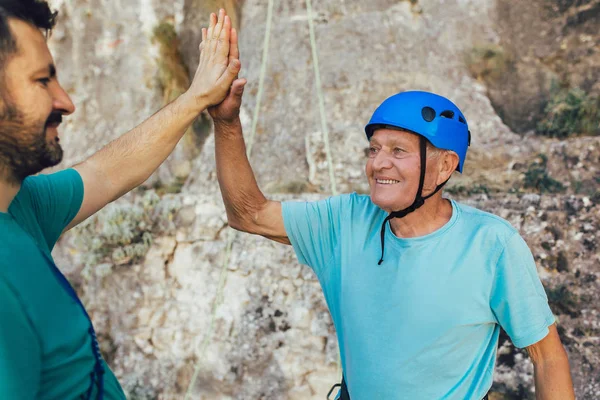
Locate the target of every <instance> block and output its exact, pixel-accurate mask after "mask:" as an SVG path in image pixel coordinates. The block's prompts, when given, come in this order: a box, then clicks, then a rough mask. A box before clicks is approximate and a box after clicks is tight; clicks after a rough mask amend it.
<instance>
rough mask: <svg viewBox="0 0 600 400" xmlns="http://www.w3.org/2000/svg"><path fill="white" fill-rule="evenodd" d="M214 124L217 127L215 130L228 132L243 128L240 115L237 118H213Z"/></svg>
mask: <svg viewBox="0 0 600 400" xmlns="http://www.w3.org/2000/svg"><path fill="white" fill-rule="evenodd" d="M213 123H214V125H215V129H220V130H227V131H231V130H236V129H237V128H239V127H241V126H242V122H241V121H240V117H239V115H237V116H235V117H234V118H213Z"/></svg>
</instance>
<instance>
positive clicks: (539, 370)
mask: <svg viewBox="0 0 600 400" xmlns="http://www.w3.org/2000/svg"><path fill="white" fill-rule="evenodd" d="M534 375H535V393H536V396H535V397H536V399H537V400H575V393H574V392H573V381H572V380H571V372H570V369H569V360H568V358H567V355H566V353H564V356H561V357H558V358H554V359H551V360H545V361H543V362H538V363H534Z"/></svg>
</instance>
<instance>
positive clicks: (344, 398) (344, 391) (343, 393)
mask: <svg viewBox="0 0 600 400" xmlns="http://www.w3.org/2000/svg"><path fill="white" fill-rule="evenodd" d="M337 387H339V388H340V397H339V399H338V400H350V393H348V386H346V380H345V379H344V377H343V376H342V383H341V384H340V383H336V384H335V385H333V387H332V388H331V390H329V393H328V394H327V400H332V399H331V398H330V396H331V393H332V392H333V391H334V390H335V388H337ZM482 400H489V397H488V395H487V394H486V395H485V397H484V398H483V399H482Z"/></svg>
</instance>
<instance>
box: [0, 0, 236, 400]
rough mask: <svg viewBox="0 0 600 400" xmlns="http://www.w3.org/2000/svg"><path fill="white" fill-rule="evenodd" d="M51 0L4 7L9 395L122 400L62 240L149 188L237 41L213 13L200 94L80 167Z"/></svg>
mask: <svg viewBox="0 0 600 400" xmlns="http://www.w3.org/2000/svg"><path fill="white" fill-rule="evenodd" d="M55 17H56V13H55V12H52V11H51V10H50V8H49V6H48V4H47V3H46V2H45V1H39V0H37V1H36V0H0V305H1V306H0V398H1V399H19V400H27V399H34V398H35V399H61V400H63V399H91V398H96V399H102V398H106V399H124V398H125V396H124V394H123V391H122V389H121V387H120V385H119V383H118V381H117V379H116V378H115V376H114V374H113V373H112V372H111V370H110V369H109V368H108V366H107V365H106V363H105V362H104V360H103V359H102V356H101V354H100V350H99V346H98V341H97V339H96V334H95V332H94V328H93V326H92V323H91V321H90V319H89V316H88V315H87V313H86V311H85V308H84V306H83V305H82V304H81V302H80V301H79V299H78V297H77V295H76V293H75V291H74V290H73V288H72V287H71V286H70V284H69V282H68V281H67V280H66V278H65V277H64V276H63V275H62V274H61V272H60V271H59V269H58V268H57V266H56V265H55V263H54V260H53V259H52V255H51V251H52V248H53V247H54V245H55V243H56V241H57V240H58V238H59V236H60V235H61V233H63V232H64V231H67V230H69V229H70V228H72V227H73V226H75V225H77V224H78V223H80V222H81V221H83V220H85V219H86V218H88V217H89V216H91V215H92V214H94V213H95V212H97V211H98V210H100V209H101V208H102V207H104V206H105V205H106V204H108V203H109V202H111V201H113V200H115V199H117V198H119V197H120V196H122V195H123V194H125V193H127V192H128V191H130V190H131V189H133V188H135V187H136V186H138V185H139V184H141V183H142V182H144V181H145V180H146V179H147V178H148V177H149V176H150V175H151V174H152V172H153V171H154V170H155V169H156V168H157V167H158V166H159V165H160V164H161V163H162V162H163V161H164V160H165V158H166V157H167V156H168V155H169V154H170V153H171V151H172V150H173V149H174V147H175V145H176V144H177V142H178V141H179V140H180V139H181V137H182V136H183V134H184V132H185V131H186V129H187V127H188V126H189V125H190V124H191V123H192V121H193V120H194V119H195V118H196V117H197V116H198V115H199V114H200V113H201V112H202V111H203V110H204V109H206V108H207V107H209V106H211V105H214V104H217V103H219V102H220V101H221V100H223V98H224V97H225V96H226V93H227V91H228V90H229V88H230V86H231V83H232V82H233V81H234V79H235V78H236V76H237V74H238V72H239V70H240V66H241V64H240V62H239V60H238V53H237V34H236V32H235V30H232V29H231V21H230V19H229V17H227V16H226V15H225V12H224V10H221V11H220V12H219V15H218V18H217V16H216V15H215V14H211V17H210V25H209V28H208V29H203V32H202V33H203V42H202V44H201V45H200V49H201V54H200V61H199V65H198V69H197V71H196V74H195V76H194V79H193V82H192V84H191V85H190V88H189V89H188V90H187V91H186V92H185V93H184V94H183V95H181V96H180V97H179V98H178V99H176V100H175V101H173V102H172V103H171V104H169V105H167V106H166V107H165V108H163V109H162V110H160V111H159V112H157V113H156V114H154V115H153V116H152V117H150V118H149V119H147V120H146V121H145V122H143V123H142V124H141V125H139V126H138V127H136V128H134V129H133V130H131V131H130V132H127V133H126V134H124V135H123V136H121V137H120V138H119V139H117V140H115V141H113V142H111V143H110V144H108V145H107V146H106V147H104V148H103V149H101V150H100V151H98V152H97V153H96V154H94V155H93V156H91V157H90V158H89V159H87V160H86V161H84V162H82V163H81V164H78V165H76V166H75V167H73V168H70V169H66V170H63V171H60V172H56V173H53V174H49V175H37V176H34V175H35V174H37V173H39V172H40V171H42V170H43V169H45V168H47V167H52V166H54V165H57V164H58V163H59V162H60V161H61V158H62V153H63V152H62V148H61V146H60V142H59V135H58V127H59V125H60V123H61V121H62V118H63V116H66V115H70V114H72V113H73V112H74V111H75V106H74V105H73V103H72V102H71V99H70V98H69V95H68V94H67V93H66V92H65V91H64V89H63V88H62V87H61V85H60V83H59V82H58V78H57V69H56V67H55V64H54V61H53V58H52V55H51V54H50V51H49V49H48V46H47V44H46V38H47V33H48V32H49V31H50V30H51V29H52V27H53V26H54V23H55Z"/></svg>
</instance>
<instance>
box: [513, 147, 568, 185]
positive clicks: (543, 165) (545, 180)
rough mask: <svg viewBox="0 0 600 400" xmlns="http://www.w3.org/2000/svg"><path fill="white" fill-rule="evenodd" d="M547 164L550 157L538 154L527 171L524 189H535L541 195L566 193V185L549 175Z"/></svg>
mask: <svg viewBox="0 0 600 400" xmlns="http://www.w3.org/2000/svg"><path fill="white" fill-rule="evenodd" d="M547 164H548V157H546V155H545V154H538V156H537V158H536V159H535V160H534V161H533V162H532V163H530V164H529V166H528V167H527V171H525V178H524V180H523V188H525V189H535V190H536V191H537V192H539V193H540V194H542V193H559V192H562V191H564V190H565V187H564V185H563V184H562V183H560V182H559V181H557V180H555V179H553V178H551V177H550V176H549V175H548V171H547Z"/></svg>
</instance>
